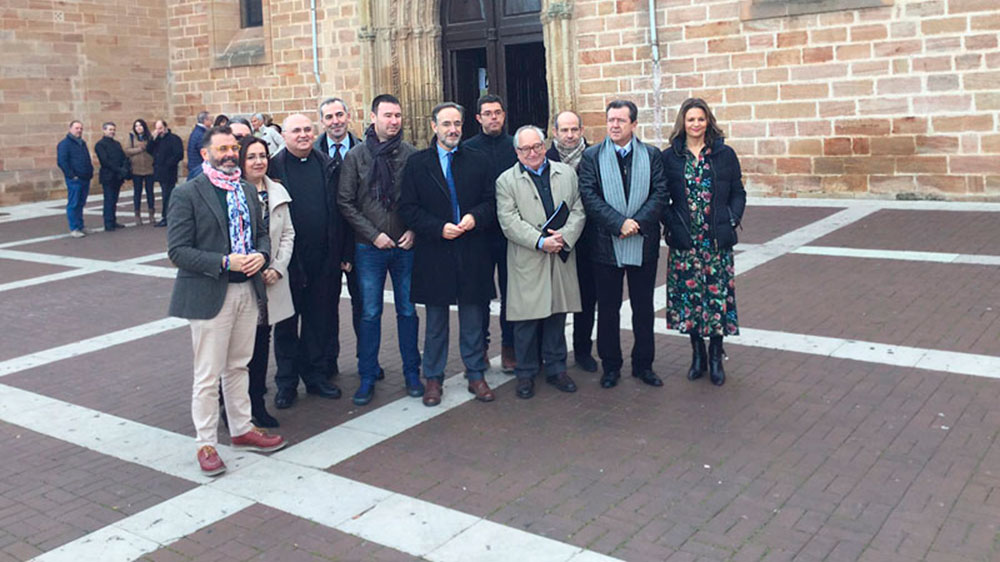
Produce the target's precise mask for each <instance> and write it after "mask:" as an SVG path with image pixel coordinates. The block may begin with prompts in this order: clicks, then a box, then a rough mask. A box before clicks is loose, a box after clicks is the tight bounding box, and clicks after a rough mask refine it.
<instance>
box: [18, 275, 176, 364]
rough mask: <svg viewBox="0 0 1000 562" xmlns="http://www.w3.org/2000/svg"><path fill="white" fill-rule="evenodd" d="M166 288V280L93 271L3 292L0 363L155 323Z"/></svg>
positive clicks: (165, 298)
mask: <svg viewBox="0 0 1000 562" xmlns="http://www.w3.org/2000/svg"><path fill="white" fill-rule="evenodd" d="M171 286H172V282H171V281H169V280H166V279H156V278H150V277H141V276H138V275H128V274H121V273H110V272H97V273H93V274H90V275H85V276H81V277H75V278H72V279H64V280H60V281H54V282H52V283H46V284H44V285H34V286H31V287H23V288H20V289H14V290H11V291H6V292H5V293H4V294H3V303H4V305H3V307H2V308H0V325H3V326H6V327H7V328H8V329H6V330H5V332H4V337H3V338H2V339H0V360H3V359H10V358H12V357H18V356H21V355H25V354H28V353H32V352H36V351H41V350H44V349H49V348H52V347H56V346H59V345H64V344H68V343H72V342H75V341H78V340H81V339H86V338H90V337H94V336H98V335H102V334H106V333H108V332H113V331H116V330H121V329H124V328H129V327H132V326H136V325H139V324H143V323H146V322H151V321H153V320H159V319H161V318H163V317H164V316H165V314H166V311H167V303H168V299H169V298H170V289H171ZM109 287H114V289H109Z"/></svg>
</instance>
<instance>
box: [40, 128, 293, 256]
mask: <svg viewBox="0 0 1000 562" xmlns="http://www.w3.org/2000/svg"><path fill="white" fill-rule="evenodd" d="M230 121H231V120H230V118H229V117H227V116H225V115H219V116H218V117H216V119H215V121H214V122H213V120H212V117H211V116H210V115H209V113H208V112H207V111H202V112H200V113H199V114H198V115H197V118H196V122H195V126H194V128H193V129H192V130H191V134H190V136H189V137H188V143H187V153H186V155H187V169H188V175H187V179H188V180H191V179H193V178H194V177H195V176H196V175H198V174H200V173H201V164H202V157H201V153H200V150H201V141H202V138H203V137H204V134H205V131H207V130H208V129H209V128H210V127H212V126H215V125H228V124H229V123H230ZM233 121H234V123H236V124H238V125H240V126H246V127H247V128H251V129H252V131H253V133H254V135H255V136H258V137H260V138H262V139H264V141H265V142H266V143H267V145H268V147H269V149H270V150H271V152H272V153H274V152H277V150H278V149H279V148H281V147H282V146H283V145H284V142H283V141H282V140H281V135H280V134H279V133H278V132H277V131H276V130H275V128H273V127H271V126H267V121H268V119H267V116H266V115H264V114H261V113H256V114H254V115H253V116H251V117H250V118H249V119H247V118H239V117H238V118H235V119H234V120H233ZM117 131H118V128H117V126H116V125H115V123H114V122H112V121H108V122H106V123H104V124H103V125H102V126H101V132H102V134H103V136H102V137H101V139H100V140H99V141H97V143H96V144H95V145H94V153H95V154H96V156H97V161H98V163H99V164H100V171H99V174H98V181H99V182H100V184H101V191H102V192H103V195H104V206H103V212H102V217H103V219H104V230H105V231H113V230H116V229H119V228H125V225H123V224H121V223H120V222H118V218H117V208H118V197H119V194H120V192H121V188H122V185H123V184H124V183H125V182H126V181H128V180H131V181H132V189H133V198H132V203H133V210H134V212H135V225H136V226H142V224H143V222H142V199H143V193H145V197H146V208H147V212H148V221H149V224H152V225H154V226H158V227H164V226H167V207H168V205H169V203H170V194H171V193H172V192H173V189H174V187H175V186H176V185H177V178H178V173H177V168H178V165H179V164H180V163H181V162H182V161H183V160H184V158H185V150H184V145H183V142H182V141H181V138H180V137H179V136H177V135H176V134H174V133H173V132H172V131H171V130H170V128H169V127H168V126H167V122H166V121H165V120H163V119H158V120H156V121H155V122H154V128H153V130H152V131H150V129H149V125H147V124H146V121H145V120H144V119H136V120H135V121H134V122H133V123H132V129H131V130H130V131H129V133H128V140H127V141H126V142H125V144H124V145H123V144H122V143H120V142H118V141H117V140H115V134H116V133H117ZM56 155H57V163H58V165H59V168H60V170H61V171H62V172H63V176H64V178H65V180H66V191H67V197H66V199H67V201H66V217H67V220H68V222H69V233H70V236H72V237H73V238H83V237H84V236H86V230H85V228H84V220H83V207H84V206H85V205H86V203H87V196H88V195H89V192H90V182H91V180H92V179H93V177H94V165H93V162H92V160H91V157H90V151H89V150H88V149H87V142H86V141H85V140H83V123H82V122H80V121H78V120H75V119H74V120H73V121H72V122H71V123H70V124H69V131H68V132H67V133H66V137H65V138H63V139H62V141H60V142H59V144H58V146H57V148H56ZM154 182H155V183H159V184H160V193H161V195H162V199H163V202H162V206H161V209H160V220H159V221H156V219H155V214H156V197H155V195H154V192H153V185H154Z"/></svg>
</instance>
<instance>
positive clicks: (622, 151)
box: [618, 148, 628, 158]
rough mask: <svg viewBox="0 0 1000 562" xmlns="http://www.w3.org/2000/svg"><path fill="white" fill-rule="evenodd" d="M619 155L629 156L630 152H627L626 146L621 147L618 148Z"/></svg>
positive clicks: (621, 156)
mask: <svg viewBox="0 0 1000 562" xmlns="http://www.w3.org/2000/svg"><path fill="white" fill-rule="evenodd" d="M618 156H619V157H620V158H625V157H626V156H628V152H625V149H624V148H619V149H618Z"/></svg>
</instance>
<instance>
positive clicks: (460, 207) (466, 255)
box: [399, 102, 497, 406]
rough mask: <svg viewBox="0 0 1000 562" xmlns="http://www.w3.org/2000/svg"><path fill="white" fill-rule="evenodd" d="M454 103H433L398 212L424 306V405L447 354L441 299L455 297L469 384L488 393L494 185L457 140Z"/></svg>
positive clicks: (415, 289)
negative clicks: (428, 138) (486, 329)
mask: <svg viewBox="0 0 1000 562" xmlns="http://www.w3.org/2000/svg"><path fill="white" fill-rule="evenodd" d="M463 116H464V109H463V108H462V106H460V105H458V104H456V103H451V102H446V103H442V104H440V105H438V106H437V107H435V108H434V110H433V112H432V117H431V128H433V129H434V133H435V140H434V145H433V146H431V147H430V148H428V149H425V150H422V151H420V152H417V153H415V154H413V155H412V156H411V157H410V158H409V160H407V162H406V168H405V169H404V172H403V183H402V186H401V194H400V203H399V214H400V216H401V217H402V218H403V220H404V221H406V224H407V225H408V226H409V227H410V229H412V230H413V232H414V233H415V234H416V242H415V243H414V257H413V276H412V283H411V289H410V300H412V301H413V302H414V303H420V304H424V305H425V306H426V308H427V323H426V328H425V330H426V331H425V335H424V376H425V378H426V388H425V391H424V397H423V401H424V405H426V406H436V405H437V404H439V403H440V402H441V392H442V390H441V383H442V381H443V380H444V372H445V367H446V366H447V360H448V323H449V314H450V313H449V309H448V307H449V305H452V304H457V305H458V323H459V346H460V348H461V353H462V362H463V363H464V364H465V376H466V378H467V379H468V381H469V392H471V393H473V394H475V395H476V399H477V400H480V401H482V402H490V401H492V400H493V399H494V398H495V396H494V394H493V391H492V390H491V389H490V387H489V385H487V384H486V380H485V379H484V378H483V377H484V373H485V371H486V369H487V368H488V365H487V363H486V358H485V357H484V354H483V346H484V345H485V342H484V340H483V337H482V333H483V320H484V318H485V317H486V311H487V308H488V307H489V301H490V300H491V299H492V298H493V297H495V296H496V294H495V292H494V289H493V283H492V277H493V262H492V260H491V258H490V240H491V236H493V230H494V229H496V220H497V219H496V193H495V188H494V186H493V177H492V174H491V172H490V168H489V166H488V164H487V163H488V160H487V157H486V155H485V154H483V153H481V152H479V151H476V150H473V149H470V148H468V147H467V146H465V144H462V145H461V146H459V141H460V140H461V138H462V119H463Z"/></svg>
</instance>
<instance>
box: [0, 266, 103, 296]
mask: <svg viewBox="0 0 1000 562" xmlns="http://www.w3.org/2000/svg"><path fill="white" fill-rule="evenodd" d="M93 272H94V270H92V269H71V270H69V271H60V272H59V273H50V274H48V275H40V276H38V277H29V278H27V279H20V280H18V281H11V282H10V283H3V284H0V293H2V292H4V291H12V290H14V289H21V288H24V287H31V286H33V285H44V284H45V283H51V282H53V281H62V280H64V279H72V278H74V277H81V276H83V275H90V274H91V273H93Z"/></svg>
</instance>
